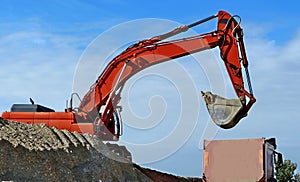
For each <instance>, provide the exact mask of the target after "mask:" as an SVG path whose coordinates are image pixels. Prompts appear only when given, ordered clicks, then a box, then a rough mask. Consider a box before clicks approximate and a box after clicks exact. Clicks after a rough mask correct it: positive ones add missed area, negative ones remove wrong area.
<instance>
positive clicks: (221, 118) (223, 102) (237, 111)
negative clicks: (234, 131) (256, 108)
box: [201, 92, 245, 129]
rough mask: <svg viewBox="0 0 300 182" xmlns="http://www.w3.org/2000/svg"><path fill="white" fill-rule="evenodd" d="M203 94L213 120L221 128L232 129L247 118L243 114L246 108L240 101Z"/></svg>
mask: <svg viewBox="0 0 300 182" xmlns="http://www.w3.org/2000/svg"><path fill="white" fill-rule="evenodd" d="M201 93H202V97H203V99H204V101H205V103H206V107H207V110H208V112H209V115H210V117H211V119H212V120H213V121H214V123H215V124H216V125H218V126H220V127H221V128H224V129H229V128H232V127H234V126H235V125H236V124H237V123H238V122H239V121H240V119H241V118H243V117H245V114H243V112H242V110H243V108H244V106H243V104H242V103H241V101H240V100H239V99H226V98H223V97H220V96H218V95H215V94H212V93H211V92H201Z"/></svg>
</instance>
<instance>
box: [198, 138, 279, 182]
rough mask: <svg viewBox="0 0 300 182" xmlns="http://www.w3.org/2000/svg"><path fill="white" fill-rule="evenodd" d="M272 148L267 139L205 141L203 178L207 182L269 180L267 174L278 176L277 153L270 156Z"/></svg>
mask: <svg viewBox="0 0 300 182" xmlns="http://www.w3.org/2000/svg"><path fill="white" fill-rule="evenodd" d="M272 147H273V146H272V145H269V144H268V143H266V140H265V139H264V138H258V139H242V140H211V141H210V140H205V141H204V158H203V177H204V178H206V181H207V182H255V181H265V179H266V178H265V176H267V173H268V176H269V177H271V176H272V177H273V175H274V174H273V173H274V170H273V166H272V165H273V158H272V156H273V155H272V154H271V157H270V155H266V153H268V152H269V153H270V152H271V153H273V151H274V148H272ZM268 160H269V161H268ZM265 164H268V165H265ZM265 171H266V172H265Z"/></svg>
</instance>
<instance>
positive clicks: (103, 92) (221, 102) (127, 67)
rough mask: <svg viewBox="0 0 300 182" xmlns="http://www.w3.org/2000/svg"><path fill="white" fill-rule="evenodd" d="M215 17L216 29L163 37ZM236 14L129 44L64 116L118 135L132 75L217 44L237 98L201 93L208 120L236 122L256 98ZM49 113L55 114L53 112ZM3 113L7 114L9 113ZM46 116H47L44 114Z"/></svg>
mask: <svg viewBox="0 0 300 182" xmlns="http://www.w3.org/2000/svg"><path fill="white" fill-rule="evenodd" d="M214 18H217V19H218V24H217V30H215V31H212V32H209V33H204V34H200V35H196V36H191V37H186V38H181V39H176V40H166V39H168V38H171V37H172V36H174V35H177V34H179V33H181V32H185V31H187V30H188V29H189V28H192V27H194V26H197V25H199V24H201V23H204V22H206V21H209V20H212V19H214ZM236 18H239V17H238V16H236V17H235V16H231V15H230V14H228V13H227V12H225V11H219V12H218V14H217V15H213V16H210V17H208V18H206V19H203V20H200V21H197V22H195V23H193V24H190V25H185V26H181V27H178V28H176V29H174V30H172V31H170V32H167V33H165V34H162V35H158V36H155V37H153V38H150V39H146V40H142V41H139V42H137V43H135V44H133V45H131V46H130V47H128V48H127V49H126V50H124V51H123V52H122V53H121V54H119V55H118V56H116V57H115V58H113V59H112V61H111V62H110V63H109V64H108V65H107V66H106V68H105V69H104V71H103V72H102V73H101V75H100V76H99V77H98V79H97V80H96V82H95V83H94V84H93V85H92V86H91V88H90V90H89V91H88V92H87V93H86V95H85V96H84V97H83V99H82V101H81V103H80V105H79V107H78V110H76V111H75V110H73V109H72V106H71V107H70V108H69V109H68V110H67V111H66V112H65V113H66V115H67V114H69V115H70V114H71V115H73V116H74V117H69V116H68V118H71V121H68V122H69V123H70V122H71V124H73V125H74V124H77V125H78V124H80V123H84V124H86V125H88V126H86V128H89V127H91V126H93V127H92V128H93V129H86V130H89V131H90V133H93V134H96V135H98V136H106V137H104V138H114V139H118V137H119V136H120V128H119V127H120V123H119V121H118V120H119V119H118V118H119V117H118V116H119V115H118V112H117V111H118V109H119V108H120V107H119V106H118V103H119V101H120V99H121V92H122V89H123V87H124V84H125V83H126V81H127V80H128V79H129V78H130V77H132V76H133V75H134V74H136V73H138V72H140V71H142V70H144V69H146V68H148V67H150V66H152V65H155V64H159V63H162V62H166V61H170V60H173V59H176V58H179V57H183V56H186V55H190V54H193V53H196V52H200V51H204V50H207V49H212V48H215V47H218V48H219V50H220V56H221V58H222V60H223V62H224V64H225V67H226V70H227V72H228V75H229V78H230V80H231V83H232V85H233V88H234V90H235V92H236V95H237V97H238V98H237V99H225V98H223V97H220V96H217V95H215V94H212V93H210V92H206V93H204V92H203V93H202V94H203V98H204V100H205V102H206V105H207V109H208V111H209V114H210V116H211V118H212V120H213V121H214V122H215V123H216V124H217V125H218V126H220V127H222V128H232V127H234V126H235V125H236V124H237V123H238V122H239V120H240V119H241V118H243V117H245V116H246V115H247V113H248V111H249V109H250V108H251V106H252V105H253V103H254V102H255V98H254V96H253V93H252V88H251V82H250V77H249V73H248V61H247V57H246V52H245V47H244V43H243V31H242V28H241V27H240V25H239V22H237V20H236ZM243 68H244V69H245V72H246V79H247V82H248V86H249V92H248V91H247V90H246V89H245V87H244V80H243V74H242V69H243ZM212 71H213V70H212ZM100 111H101V112H100ZM52 115H53V117H55V112H54V113H53V114H52ZM52 115H51V116H52ZM2 116H3V115H2ZM4 116H6V117H8V114H7V113H6V115H4ZM73 118H74V119H73ZM7 119H12V118H7ZM48 120H51V118H49V117H48ZM58 125H59V124H58ZM91 130H93V131H91ZM107 136H110V137H107Z"/></svg>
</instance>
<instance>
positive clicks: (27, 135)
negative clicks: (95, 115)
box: [0, 118, 200, 182]
mask: <svg viewBox="0 0 300 182" xmlns="http://www.w3.org/2000/svg"><path fill="white" fill-rule="evenodd" d="M0 181H22V182H23V181H103V182H104V181H105V182H106V181H107V182H110V181H122V182H123V181H142V182H143V181H145V182H147V181H195V180H194V178H193V179H192V178H182V177H177V176H174V175H170V174H165V173H161V172H158V171H154V170H150V169H145V168H142V167H140V166H138V165H137V164H133V163H132V162H131V154H130V152H129V151H127V149H126V148H125V147H124V146H118V145H116V144H105V143H103V142H102V141H101V140H99V139H98V138H97V137H95V136H91V135H88V134H79V133H77V132H69V131H67V130H58V129H57V128H55V127H47V126H46V125H44V124H24V123H19V122H14V121H8V120H5V119H2V118H0ZM198 181H200V179H198Z"/></svg>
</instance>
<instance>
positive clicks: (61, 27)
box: [0, 0, 300, 176]
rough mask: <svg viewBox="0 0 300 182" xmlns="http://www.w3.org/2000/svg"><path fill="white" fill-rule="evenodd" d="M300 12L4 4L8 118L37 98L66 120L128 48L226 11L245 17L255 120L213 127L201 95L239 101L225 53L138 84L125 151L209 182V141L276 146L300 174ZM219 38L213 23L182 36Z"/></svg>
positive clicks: (131, 88) (2, 97)
mask: <svg viewBox="0 0 300 182" xmlns="http://www.w3.org/2000/svg"><path fill="white" fill-rule="evenodd" d="M298 7H299V3H296V1H295V2H293V3H283V2H281V3H280V2H277V3H274V2H272V3H271V2H269V3H267V2H261V1H243V2H239V3H232V2H225V3H224V2H223V3H220V2H217V1H209V2H206V3H204V2H200V1H182V2H175V1H169V0H167V1H143V2H142V1H133V0H130V1H120V0H113V1H80V0H77V1H76V0H74V1H54V0H53V1H41V2H38V1H8V0H7V1H5V0H3V1H1V7H0V9H1V11H0V47H1V49H0V58H1V59H0V62H1V67H0V84H1V85H2V87H1V90H0V110H1V111H5V110H9V109H10V107H11V105H12V103H28V102H29V97H32V98H33V99H34V100H35V101H36V102H37V103H40V104H43V105H46V106H49V107H51V108H54V109H55V110H57V111H62V110H63V109H64V108H65V100H67V99H69V96H70V94H71V93H72V92H73V91H78V92H82V93H84V92H85V91H87V90H88V88H89V86H90V85H91V84H92V83H93V82H94V81H95V79H96V78H97V75H98V74H99V73H100V71H101V69H103V64H104V63H105V61H107V60H109V58H111V57H113V55H115V54H116V53H117V52H118V51H120V50H122V48H123V49H124V48H125V47H126V45H129V44H130V43H132V42H134V41H137V40H139V39H145V38H148V37H152V36H155V35H157V34H159V33H164V32H166V31H168V30H171V29H172V28H175V27H176V26H178V25H182V24H189V23H192V22H194V21H197V20H199V19H202V18H206V17H208V16H211V15H214V14H216V13H217V12H218V10H221V9H222V10H226V11H228V12H230V13H231V14H238V15H240V17H241V18H242V23H241V26H242V27H243V28H244V33H245V44H246V49H247V55H248V59H249V63H250V67H249V69H250V74H251V78H252V84H253V89H254V94H255V96H256V98H257V103H255V105H254V106H253V108H252V109H251V111H250V113H249V116H248V117H247V118H245V119H243V120H242V121H241V122H240V123H239V124H238V125H237V126H236V127H235V128H233V129H231V130H217V129H216V128H215V127H214V126H213V125H210V124H209V116H208V114H207V113H206V110H205V106H204V103H203V101H202V100H201V98H200V95H199V93H200V91H201V90H209V89H213V90H217V92H222V88H223V87H222V86H224V88H225V90H226V91H224V92H226V93H227V95H229V96H234V95H233V94H230V84H228V78H226V74H225V73H224V72H223V71H224V70H222V66H223V65H222V64H221V62H220V60H218V53H216V52H215V51H210V52H208V53H203V55H202V54H200V53H199V54H197V55H196V56H194V57H188V58H185V59H179V60H177V61H175V62H173V63H167V64H163V66H161V67H160V66H159V65H158V66H156V67H154V68H152V69H149V70H145V72H144V73H143V74H138V75H136V76H135V77H134V78H132V79H131V80H130V81H129V82H128V84H127V85H126V86H127V87H126V89H125V90H124V91H125V92H124V95H123V98H124V99H123V100H122V102H121V104H122V105H123V106H125V109H124V112H123V115H122V116H123V119H124V134H123V136H122V139H121V142H122V143H124V144H125V145H128V148H129V149H132V152H133V156H134V160H135V161H136V162H138V163H140V164H142V165H144V166H147V167H151V168H155V169H158V170H162V171H166V172H171V173H175V174H178V175H185V176H201V175H202V150H201V140H202V139H203V137H202V136H204V138H208V139H239V138H260V137H276V138H277V141H278V146H279V147H278V150H279V151H281V152H282V153H283V154H284V156H285V158H287V159H291V160H292V161H294V162H296V163H298V165H300V156H299V154H298V153H299V151H300V145H299V140H298V138H300V132H299V128H300V124H299V123H298V120H299V117H300V112H299V111H300V107H299V104H298V102H299V96H300V94H299V90H300V89H299V88H300V86H299V85H300V81H299V78H300V72H299V71H300V63H299V59H300V46H299V44H298V43H299V42H300V22H299V21H298V19H299V18H300V15H299V13H298ZM149 18H151V19H149ZM214 29H215V24H213V23H212V24H211V23H209V24H205V25H203V26H201V27H200V28H195V29H193V30H191V31H189V32H187V34H185V35H181V37H185V36H189V35H195V34H197V33H204V32H207V30H214ZM97 51H99V52H97ZM98 60H99V63H98ZM206 60H208V61H206ZM86 65H89V66H91V65H92V66H91V67H87V68H88V69H89V68H90V70H92V71H88V72H82V71H81V72H80V71H78V70H80V68H81V67H82V66H86ZM104 65H105V64H104ZM83 70H85V69H83ZM174 70H175V71H174ZM78 72H80V73H78ZM219 74H220V75H221V76H218V79H219V80H218V79H217V80H215V78H214V76H211V75H219ZM78 75H79V77H80V78H81V80H80V81H78V80H77V79H78ZM222 75H223V76H222ZM219 82H221V83H222V84H223V85H222V84H219ZM219 85H221V86H219ZM228 88H229V89H228ZM78 89H80V90H78ZM227 90H228V92H227ZM81 96H82V95H81ZM132 113H134V114H132ZM126 119H127V121H125V120H126ZM205 128H206V129H207V130H205ZM151 147H153V148H151ZM135 156H136V157H135Z"/></svg>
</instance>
